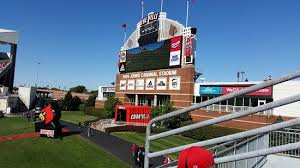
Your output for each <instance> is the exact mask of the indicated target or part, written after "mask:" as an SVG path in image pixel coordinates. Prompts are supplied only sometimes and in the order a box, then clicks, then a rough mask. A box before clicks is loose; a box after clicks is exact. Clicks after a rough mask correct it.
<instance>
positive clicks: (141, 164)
mask: <svg viewBox="0 0 300 168" xmlns="http://www.w3.org/2000/svg"><path fill="white" fill-rule="evenodd" d="M138 158H139V163H138V167H144V159H145V148H144V147H143V146H142V145H141V146H140V147H139V152H138Z"/></svg>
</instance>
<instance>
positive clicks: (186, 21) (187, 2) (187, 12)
mask: <svg viewBox="0 0 300 168" xmlns="http://www.w3.org/2000/svg"><path fill="white" fill-rule="evenodd" d="M189 6H190V0H186V18H185V27H187V25H188V21H189Z"/></svg>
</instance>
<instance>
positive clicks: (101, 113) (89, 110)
mask: <svg viewBox="0 0 300 168" xmlns="http://www.w3.org/2000/svg"><path fill="white" fill-rule="evenodd" d="M84 114H85V115H91V116H95V117H99V119H105V118H107V116H108V114H107V112H106V111H105V110H104V109H100V108H95V107H86V108H85V109H84Z"/></svg>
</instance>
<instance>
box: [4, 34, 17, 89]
mask: <svg viewBox="0 0 300 168" xmlns="http://www.w3.org/2000/svg"><path fill="white" fill-rule="evenodd" d="M18 38H19V35H18V33H17V32H16V31H12V30H5V29H0V85H1V86H2V87H8V90H9V92H12V90H13V84H14V77H15V65H16V54H17V45H18Z"/></svg>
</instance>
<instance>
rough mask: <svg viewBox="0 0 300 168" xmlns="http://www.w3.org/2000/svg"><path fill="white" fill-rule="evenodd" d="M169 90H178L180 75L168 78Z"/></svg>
mask: <svg viewBox="0 0 300 168" xmlns="http://www.w3.org/2000/svg"><path fill="white" fill-rule="evenodd" d="M169 90H180V77H170V78H169Z"/></svg>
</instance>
